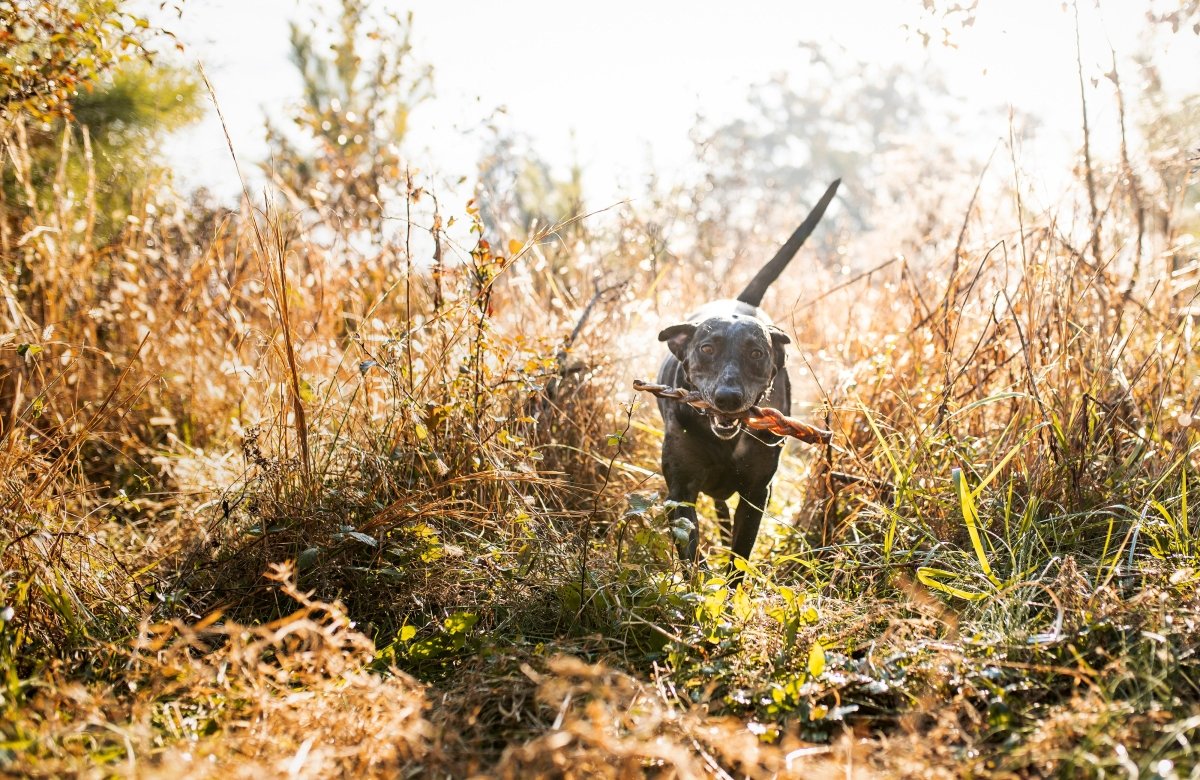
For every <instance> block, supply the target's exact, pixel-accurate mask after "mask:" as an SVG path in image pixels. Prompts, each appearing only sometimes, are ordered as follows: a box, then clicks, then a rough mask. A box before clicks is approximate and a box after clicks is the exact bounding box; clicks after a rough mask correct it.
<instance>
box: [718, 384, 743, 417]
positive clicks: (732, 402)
mask: <svg viewBox="0 0 1200 780" xmlns="http://www.w3.org/2000/svg"><path fill="white" fill-rule="evenodd" d="M742 401H743V396H742V394H741V392H740V391H738V390H736V389H734V388H732V387H722V388H720V389H719V390H717V392H715V393H713V404H714V405H715V406H716V407H717V409H718V410H720V411H722V412H736V411H739V410H740V409H741V408H742Z"/></svg>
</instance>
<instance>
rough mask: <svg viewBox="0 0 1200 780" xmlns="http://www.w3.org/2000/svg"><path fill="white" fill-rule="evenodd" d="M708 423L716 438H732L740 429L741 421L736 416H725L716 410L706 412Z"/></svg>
mask: <svg viewBox="0 0 1200 780" xmlns="http://www.w3.org/2000/svg"><path fill="white" fill-rule="evenodd" d="M708 424H709V427H711V428H712V432H713V433H714V434H715V435H716V437H717V438H718V439H726V440H728V439H732V438H733V437H734V436H737V435H738V432H739V431H740V430H742V421H741V420H739V419H738V418H736V417H726V416H725V415H723V414H720V413H718V412H709V413H708Z"/></svg>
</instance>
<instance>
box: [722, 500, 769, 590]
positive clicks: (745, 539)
mask: <svg viewBox="0 0 1200 780" xmlns="http://www.w3.org/2000/svg"><path fill="white" fill-rule="evenodd" d="M770 497H771V487H770V485H764V486H762V487H761V488H753V489H750V490H747V491H745V492H744V493H739V494H738V505H737V510H736V511H735V512H734V513H733V557H732V558H730V560H729V565H730V567H731V569H732V567H733V562H734V561H736V560H737V559H738V558H742V559H744V560H746V561H749V560H750V553H751V552H753V551H754V540H755V539H757V538H758V526H759V524H760V523H761V522H762V516H763V510H764V509H766V507H767V501H768V499H770ZM729 581H730V584H731V585H732V586H735V587H736V586H737V584H738V583H739V582H741V581H742V572H741V571H739V570H737V569H733V570H732V571H731V573H730V577H729Z"/></svg>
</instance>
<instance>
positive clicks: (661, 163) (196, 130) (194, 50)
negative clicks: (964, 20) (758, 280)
mask: <svg viewBox="0 0 1200 780" xmlns="http://www.w3.org/2000/svg"><path fill="white" fill-rule="evenodd" d="M920 5H921V4H920V3H919V2H916V0H913V1H912V2H872V3H853V4H850V3H847V4H830V3H797V2H772V3H757V4H752V5H747V6H733V5H730V4H724V3H680V2H664V3H645V2H631V1H629V0H621V1H619V2H613V3H607V4H605V5H604V8H603V13H599V11H598V8H597V7H595V6H592V5H580V4H564V3H546V2H540V3H484V2H469V3H432V2H429V3H415V4H413V5H412V6H411V10H412V11H413V14H414V43H415V50H414V55H415V58H416V60H417V61H419V62H423V63H428V64H430V65H432V67H433V69H434V98H433V99H432V100H431V101H429V102H427V103H424V104H422V105H420V106H419V107H418V109H417V110H416V111H415V112H414V115H413V118H412V129H411V132H410V134H409V137H408V138H407V139H406V141H405V144H406V152H407V155H408V156H409V158H410V159H411V161H412V164H413V165H414V166H416V167H419V168H421V169H422V170H424V171H425V172H426V173H436V174H438V175H440V177H441V181H442V182H443V183H444V185H445V186H446V187H452V186H453V185H454V183H455V182H457V181H458V180H459V179H460V178H461V177H463V176H466V177H468V179H469V178H470V177H471V176H472V175H473V174H474V172H475V169H476V163H477V160H478V159H479V156H480V153H481V151H482V149H483V142H484V140H485V137H486V135H485V133H484V132H483V127H484V125H485V124H486V123H487V122H489V121H494V122H496V123H497V124H499V125H500V126H502V127H504V128H507V129H509V130H513V131H516V132H519V133H522V134H524V135H525V136H527V137H528V138H529V139H530V140H531V146H532V147H533V148H534V149H535V150H536V152H537V153H538V155H539V156H540V157H541V158H542V159H544V160H546V161H547V162H549V163H550V164H551V165H553V166H555V167H556V168H558V169H560V170H562V169H565V168H566V167H567V166H569V165H570V164H572V163H578V164H579V165H580V166H581V168H582V170H583V176H584V185H585V195H586V198H587V203H588V205H589V206H592V207H599V206H603V205H607V204H609V203H613V202H617V201H620V200H625V199H628V198H635V199H636V198H637V197H639V196H640V195H642V194H644V192H645V182H646V175H647V173H648V172H649V171H651V170H654V171H656V172H657V173H658V175H659V176H660V177H661V178H664V179H666V180H668V181H670V180H672V179H674V178H677V174H681V173H682V172H684V171H685V170H686V169H687V167H688V165H689V162H690V161H691V159H692V157H693V154H694V149H693V144H692V142H691V140H690V139H689V131H690V130H691V129H692V128H693V127H694V126H695V123H696V121H697V117H698V116H703V117H704V118H706V119H707V120H709V122H710V123H720V122H722V121H727V120H729V119H731V118H734V117H737V116H738V115H739V112H741V111H743V110H744V108H745V105H746V94H747V90H748V88H749V86H750V85H752V84H755V83H760V82H763V81H765V80H767V79H769V78H771V77H772V76H776V75H780V74H787V75H788V76H789V77H791V78H792V79H793V81H794V82H795V83H800V84H802V83H804V78H805V74H804V72H803V67H804V66H805V64H806V62H807V60H806V59H805V56H804V54H803V52H802V51H801V50H800V48H799V43H800V42H801V41H812V42H816V43H818V44H821V45H822V46H826V47H832V48H833V50H836V48H842V49H844V50H845V52H846V54H847V56H849V57H853V58H855V59H858V60H862V61H878V62H883V63H889V62H897V61H909V62H913V63H917V62H922V61H924V60H925V59H926V58H928V59H929V60H930V61H931V62H932V63H933V64H934V65H935V66H936V67H937V68H938V69H940V70H941V71H942V72H944V74H945V76H946V78H947V81H948V84H949V86H950V87H951V90H952V92H953V93H954V94H955V95H956V96H957V97H958V98H959V99H960V100H961V101H963V104H964V105H965V106H967V107H968V108H969V109H971V110H975V111H978V112H979V115H980V117H981V119H980V121H979V123H978V124H976V125H974V126H971V125H966V126H959V127H946V128H945V134H946V136H945V138H944V139H942V140H950V141H951V142H952V143H953V144H954V145H956V146H957V147H958V148H960V149H964V150H966V151H969V152H971V153H976V154H979V155H980V156H985V155H986V154H987V153H988V150H989V149H990V148H992V147H993V146H994V145H995V143H996V141H997V140H998V139H1000V138H1002V137H1005V135H1006V133H1007V120H1006V110H1005V109H1007V108H1008V107H1012V108H1013V109H1014V110H1015V111H1017V112H1018V113H1020V114H1023V115H1027V116H1032V117H1034V118H1036V120H1037V122H1038V123H1039V129H1038V132H1037V135H1036V139H1035V142H1034V143H1032V144H1028V145H1026V147H1025V148H1024V149H1023V150H1022V153H1023V155H1025V156H1026V157H1027V158H1028V160H1023V161H1024V162H1029V161H1036V162H1039V163H1042V162H1047V163H1051V164H1050V165H1038V166H1033V167H1036V168H1037V169H1038V170H1039V171H1041V172H1042V173H1041V175H1043V176H1050V177H1051V179H1052V180H1051V181H1049V182H1047V184H1048V186H1050V187H1051V188H1053V187H1054V186H1056V182H1055V181H1054V180H1053V177H1054V176H1055V175H1056V174H1055V173H1054V172H1055V171H1064V172H1065V171H1066V170H1067V169H1068V168H1069V165H1066V164H1065V163H1067V162H1068V161H1069V159H1070V155H1072V154H1074V153H1075V151H1076V150H1077V149H1078V147H1079V143H1080V135H1079V134H1080V130H1079V127H1080V122H1079V82H1078V76H1077V73H1076V63H1075V46H1074V36H1075V28H1074V17H1073V15H1072V12H1071V8H1070V6H1069V5H1068V6H1066V7H1064V6H1063V5H1062V4H1060V3H1057V2H1048V1H1047V0H1006V1H1005V2H997V1H995V0H984V2H982V3H981V4H980V6H979V8H978V15H977V19H976V21H975V23H974V24H973V25H972V26H970V27H969V28H965V29H955V30H952V37H951V44H952V45H944V44H943V43H942V42H941V41H939V40H938V37H939V36H938V34H937V33H935V34H934V37H933V40H932V41H931V42H930V43H929V45H928V46H926V45H923V43H922V41H921V39H920V37H919V36H918V35H917V34H916V33H915V32H914V31H913V30H912V29H906V28H905V27H904V25H905V24H906V23H907V24H909V25H912V24H914V23H915V22H916V21H917V20H918V19H919V17H920ZM1145 10H1146V6H1145V4H1144V3H1143V2H1139V0H1120V1H1119V2H1118V1H1116V0H1113V1H1111V2H1106V3H1104V5H1103V7H1102V9H1100V10H1097V8H1096V7H1095V6H1094V5H1093V4H1092V3H1085V4H1083V7H1082V8H1081V10H1080V28H1081V29H1080V33H1081V38H1082V48H1083V63H1084V74H1085V78H1086V80H1087V82H1088V88H1089V89H1090V90H1092V91H1094V92H1095V93H1096V94H1095V95H1093V96H1092V97H1093V100H1092V103H1091V104H1090V106H1089V110H1090V111H1092V112H1093V113H1094V116H1093V117H1092V120H1093V129H1094V133H1095V137H1094V138H1093V143H1094V144H1095V145H1096V147H1097V148H1098V149H1099V150H1101V151H1103V150H1104V149H1106V148H1108V149H1111V148H1112V145H1113V144H1114V143H1115V139H1116V137H1117V133H1116V127H1117V123H1116V121H1115V110H1116V109H1115V103H1114V101H1113V100H1112V90H1111V86H1110V85H1108V83H1107V82H1106V81H1105V80H1104V79H1103V74H1104V73H1105V72H1107V71H1108V70H1110V69H1111V65H1112V56H1113V55H1112V52H1113V51H1114V50H1115V52H1116V53H1117V56H1118V62H1119V63H1124V64H1125V65H1126V68H1125V70H1126V72H1129V73H1131V72H1132V71H1133V69H1132V66H1131V65H1130V64H1129V63H1130V62H1131V58H1132V57H1134V56H1135V55H1137V54H1138V53H1139V52H1141V51H1143V50H1145V49H1146V48H1147V47H1149V46H1153V45H1156V42H1155V41H1152V40H1151V39H1150V37H1149V35H1150V33H1149V31H1148V25H1147V24H1146V21H1145ZM313 13H314V4H311V3H303V2H297V1H296V0H255V2H250V3H248V2H237V1H235V0H204V2H190V3H185V4H184V7H183V13H182V17H181V18H176V17H175V16H174V14H165V13H164V14H160V17H159V18H160V21H161V23H162V24H163V25H164V26H165V27H167V28H168V29H171V30H173V31H175V32H176V33H177V35H178V37H179V39H180V40H181V41H182V42H183V43H184V44H185V45H186V52H185V54H184V55H183V57H184V58H185V59H191V60H195V61H198V62H200V63H202V64H203V65H204V67H205V69H206V72H207V73H208V75H209V77H210V79H211V81H212V84H213V87H214V89H215V93H216V96H217V99H218V101H219V102H220V106H221V109H222V112H223V114H224V117H225V120H226V123H227V126H228V129H229V132H230V135H231V137H232V140H233V144H234V147H235V149H236V151H237V153H238V155H239V157H240V158H241V160H242V162H243V170H244V171H250V170H251V169H252V166H250V165H247V164H246V163H248V162H254V161H258V160H260V159H261V158H262V157H263V155H264V153H265V148H266V147H265V144H264V142H263V118H264V116H271V117H275V118H280V117H283V116H285V115H286V112H287V108H288V106H289V105H291V104H294V103H295V102H296V101H297V100H298V90H299V79H298V77H297V75H296V73H295V70H294V68H293V66H292V65H291V63H290V62H289V59H288V22H289V20H292V19H306V18H307V19H311V18H312V14H313ZM935 29H936V28H935ZM1172 41H1174V46H1175V48H1176V49H1178V50H1175V51H1168V52H1165V53H1163V52H1159V56H1160V57H1162V58H1163V61H1164V62H1165V63H1166V65H1167V67H1165V68H1164V70H1163V75H1164V83H1165V88H1166V89H1167V91H1168V93H1171V92H1178V91H1181V90H1186V89H1189V88H1191V87H1193V86H1194V84H1193V80H1194V76H1193V75H1192V74H1194V66H1195V65H1196V63H1197V62H1198V61H1200V58H1198V57H1197V53H1198V49H1197V46H1196V43H1195V39H1194V37H1192V36H1188V37H1186V38H1185V37H1183V36H1175V37H1174V38H1172ZM1110 47H1111V48H1110ZM1093 82H1095V83H1094V84H1093ZM169 153H170V155H171V158H172V161H173V162H174V164H175V167H176V170H177V175H178V176H179V177H180V179H181V182H182V183H183V184H184V185H185V186H195V185H203V186H206V187H208V188H209V189H211V190H213V191H214V192H216V193H218V194H221V195H231V194H233V193H235V192H236V191H237V179H236V175H235V173H234V170H233V166H232V164H231V162H230V159H229V153H228V150H227V148H226V142H225V138H224V136H223V134H222V132H221V128H220V125H219V123H218V121H217V119H216V116H215V114H213V113H212V112H211V111H210V113H209V116H208V117H207V118H206V119H205V120H204V121H203V122H202V123H200V124H199V125H197V126H195V127H193V128H190V129H188V130H186V131H184V132H182V133H180V134H179V135H178V136H176V137H175V138H174V139H173V140H172V141H171V143H170V146H169ZM252 183H253V182H252Z"/></svg>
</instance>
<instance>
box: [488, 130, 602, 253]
mask: <svg viewBox="0 0 1200 780" xmlns="http://www.w3.org/2000/svg"><path fill="white" fill-rule="evenodd" d="M492 130H493V131H494V133H495V134H494V136H493V138H492V142H491V144H490V148H489V150H488V151H487V152H486V153H485V154H484V156H483V158H482V159H481V160H480V161H479V188H478V197H479V208H480V212H481V214H482V216H483V221H484V224H485V225H487V226H488V227H489V228H490V229H493V230H497V231H500V232H501V233H516V234H521V233H523V232H524V231H526V230H529V229H530V228H531V227H533V226H537V227H540V228H544V227H547V226H550V225H555V224H558V223H560V222H562V221H564V220H566V219H569V218H571V217H574V216H578V215H579V214H581V213H582V211H583V170H582V168H580V166H579V165H578V164H575V165H572V166H571V169H570V171H569V175H568V177H567V178H565V179H561V178H559V177H557V176H555V175H554V172H553V171H552V170H551V169H550V166H549V164H547V163H546V161H545V160H543V159H542V158H541V157H539V156H538V154H537V152H536V151H534V150H533V148H532V146H531V145H530V143H529V140H528V139H527V138H525V137H523V136H521V135H519V134H515V133H511V132H503V131H501V130H499V129H498V128H495V127H493V128H492Z"/></svg>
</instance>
